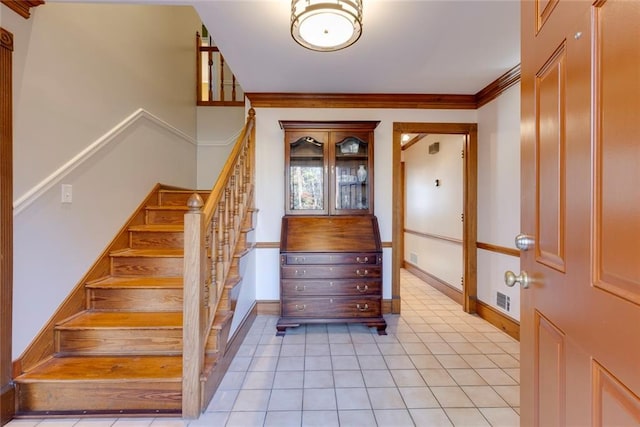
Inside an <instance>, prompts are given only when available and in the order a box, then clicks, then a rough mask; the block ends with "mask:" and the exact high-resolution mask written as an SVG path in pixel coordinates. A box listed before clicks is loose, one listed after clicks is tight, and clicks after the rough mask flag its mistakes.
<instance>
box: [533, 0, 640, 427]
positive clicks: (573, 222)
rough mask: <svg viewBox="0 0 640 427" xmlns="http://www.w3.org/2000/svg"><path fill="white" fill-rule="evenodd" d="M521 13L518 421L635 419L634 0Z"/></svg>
mask: <svg viewBox="0 0 640 427" xmlns="http://www.w3.org/2000/svg"><path fill="white" fill-rule="evenodd" d="M542 4H544V7H545V12H544V13H542V11H541V10H540V9H539V6H541V5H542ZM550 8H551V9H550ZM521 11H522V21H521V24H522V80H521V88H522V97H521V102H522V104H521V114H522V127H521V129H522V135H521V136H522V138H521V159H522V164H521V166H522V167H521V169H522V175H521V177H522V181H521V182H522V191H521V196H522V207H521V212H522V214H521V215H522V216H521V224H522V232H523V233H524V234H527V235H531V236H535V237H536V242H535V247H534V248H533V250H530V251H523V252H522V253H521V257H520V260H521V269H522V270H524V271H526V272H527V273H528V275H529V278H530V279H531V280H530V284H529V288H528V289H523V292H522V297H521V405H522V406H521V425H523V426H529V425H535V426H545V427H546V426H552V425H566V426H589V425H591V426H600V425H616V426H628V425H639V424H640V398H639V397H638V396H640V363H639V362H638V361H640V328H639V327H638V325H640V257H639V256H638V253H639V251H638V246H637V243H636V242H638V241H640V137H639V135H640V115H639V112H640V25H639V24H638V23H639V22H640V2H638V1H622V0H596V1H595V2H591V1H572V2H557V3H555V4H552V2H546V3H540V2H530V1H523V2H522V6H521ZM543 15H544V16H543ZM542 18H544V22H543V23H542V25H541V19H542Z"/></svg>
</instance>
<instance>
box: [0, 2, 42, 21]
mask: <svg viewBox="0 0 640 427" xmlns="http://www.w3.org/2000/svg"><path fill="white" fill-rule="evenodd" d="M2 4H4V5H5V6H7V7H8V8H9V9H11V10H13V11H14V12H16V13H17V14H18V15H20V16H22V17H23V18H25V19H29V17H30V16H31V10H30V9H31V8H32V7H36V6H40V5H41V4H44V0H2Z"/></svg>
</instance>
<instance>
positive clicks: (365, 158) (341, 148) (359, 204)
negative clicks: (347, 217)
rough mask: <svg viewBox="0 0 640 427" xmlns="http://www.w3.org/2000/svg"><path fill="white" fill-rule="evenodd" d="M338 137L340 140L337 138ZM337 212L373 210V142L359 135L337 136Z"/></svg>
mask: <svg viewBox="0 0 640 427" xmlns="http://www.w3.org/2000/svg"><path fill="white" fill-rule="evenodd" d="M335 137H337V138H335ZM335 137H334V141H337V142H335V144H334V146H333V162H334V165H335V179H334V181H335V182H334V195H333V196H334V206H333V209H332V211H333V213H364V212H367V211H369V210H370V207H371V206H370V185H369V183H370V182H371V181H370V180H371V176H370V175H371V171H370V170H369V169H370V162H369V143H368V142H366V141H365V139H366V138H360V137H359V136H358V135H353V134H351V135H342V134H336V135H335Z"/></svg>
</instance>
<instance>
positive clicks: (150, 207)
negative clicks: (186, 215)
mask: <svg viewBox="0 0 640 427" xmlns="http://www.w3.org/2000/svg"><path fill="white" fill-rule="evenodd" d="M145 209H146V210H149V211H176V212H179V211H185V212H186V211H188V210H189V208H188V207H187V206H186V205H185V206H176V205H148V206H145Z"/></svg>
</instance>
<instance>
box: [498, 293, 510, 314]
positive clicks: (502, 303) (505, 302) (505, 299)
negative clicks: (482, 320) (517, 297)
mask: <svg viewBox="0 0 640 427" xmlns="http://www.w3.org/2000/svg"><path fill="white" fill-rule="evenodd" d="M496 304H497V305H498V307H500V308H502V309H504V310H507V311H509V310H510V309H511V299H510V298H509V296H507V295H505V294H503V293H502V292H497V298H496Z"/></svg>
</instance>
